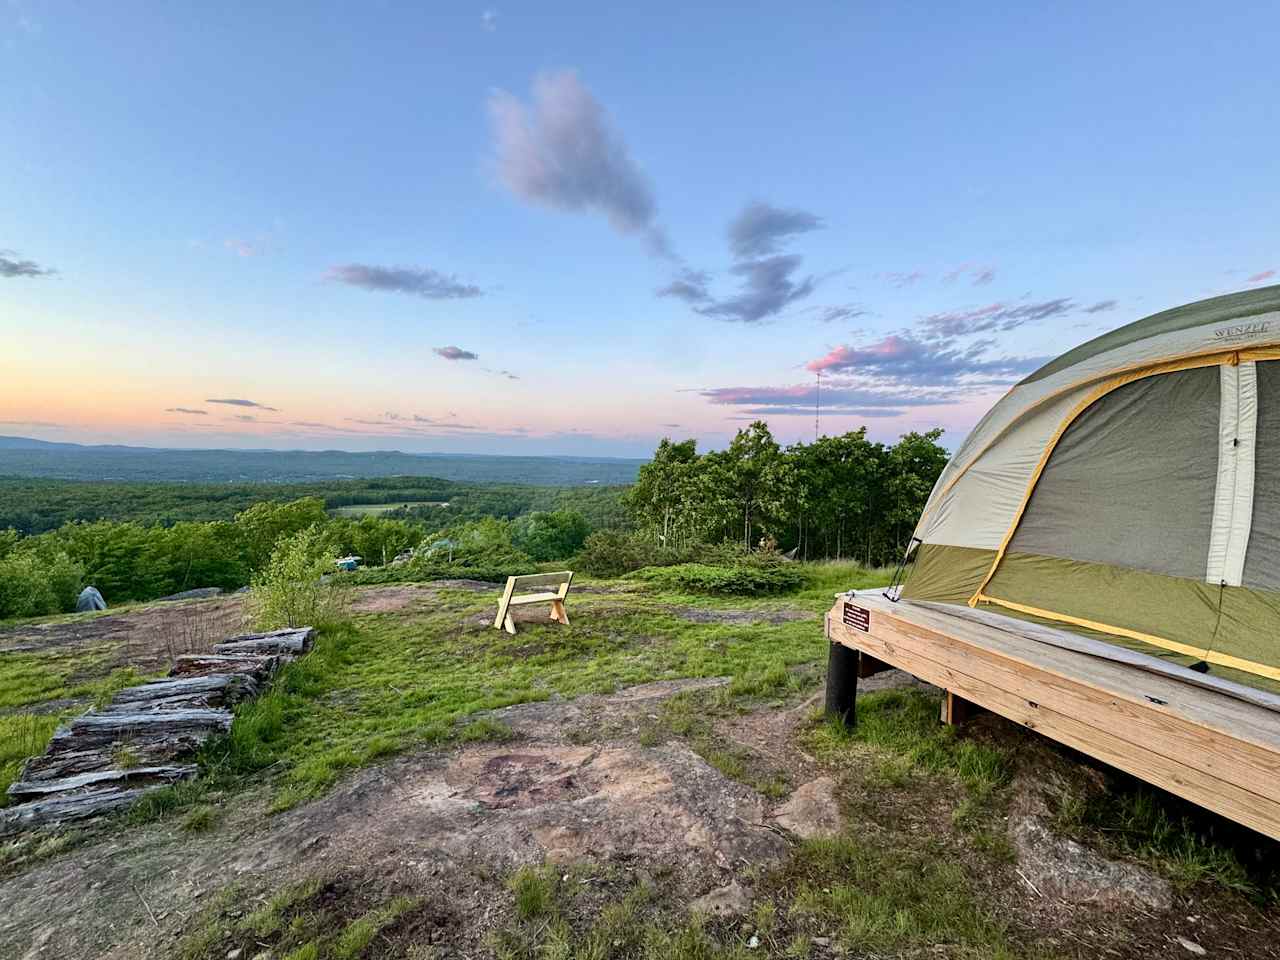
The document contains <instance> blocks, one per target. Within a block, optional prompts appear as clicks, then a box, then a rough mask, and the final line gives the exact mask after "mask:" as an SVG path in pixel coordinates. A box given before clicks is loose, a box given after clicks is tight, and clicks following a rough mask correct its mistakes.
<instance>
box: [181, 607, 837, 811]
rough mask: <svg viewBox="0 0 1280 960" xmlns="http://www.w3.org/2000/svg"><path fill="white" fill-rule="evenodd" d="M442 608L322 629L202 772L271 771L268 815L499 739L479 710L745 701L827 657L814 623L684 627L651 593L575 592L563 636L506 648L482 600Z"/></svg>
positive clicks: (208, 757) (508, 643) (528, 636)
mask: <svg viewBox="0 0 1280 960" xmlns="http://www.w3.org/2000/svg"><path fill="white" fill-rule="evenodd" d="M441 601H442V602H441V604H440V605H439V606H438V607H436V608H433V609H432V610H429V611H414V612H413V613H412V614H411V615H407V616H406V615H396V614H372V615H366V616H361V617H357V618H356V619H355V620H354V622H353V623H351V624H349V625H345V626H339V627H336V628H331V629H326V630H323V631H321V633H320V635H319V636H318V637H317V640H316V644H315V647H314V649H313V651H312V652H311V654H310V655H309V656H307V657H304V658H303V659H301V660H298V661H295V662H294V663H291V664H289V665H288V666H286V667H285V668H284V669H283V670H282V671H281V672H280V674H279V675H278V677H277V678H276V680H275V682H274V684H273V687H272V689H271V691H270V692H269V693H268V694H266V695H265V696H263V697H261V698H259V699H258V700H256V701H254V702H252V703H249V704H245V705H242V706H241V707H240V708H239V709H238V711H237V715H236V722H235V724H234V725H233V727H232V731H231V734H230V736H229V737H227V738H224V740H223V741H221V742H220V743H218V744H216V745H211V747H210V748H208V749H207V750H206V752H205V755H204V756H203V757H202V761H203V763H204V764H205V765H206V766H207V767H208V768H221V769H223V770H225V771H226V772H227V773H229V774H232V775H235V776H244V775H247V774H249V773H252V772H254V771H259V770H262V769H265V768H267V767H272V768H273V769H274V770H277V771H279V774H278V776H277V781H276V788H275V789H276V796H275V801H274V806H275V808H276V809H287V808H288V807H289V806H292V805H293V804H296V803H298V802H300V801H302V800H305V799H307V798H310V797H313V796H316V795H318V794H319V793H321V792H323V791H324V790H326V789H327V788H328V787H329V786H330V785H331V784H333V783H334V782H335V781H336V780H337V779H338V777H340V776H342V775H343V774H344V773H346V772H347V771H349V770H351V769H353V768H356V767H359V766H362V765H364V764H367V763H369V762H371V761H373V760H375V759H377V758H378V757H381V756H385V755H386V754H388V753H391V752H395V751H397V750H401V749H404V748H406V747H408V746H410V745H422V744H432V743H438V742H441V741H443V740H445V739H447V738H448V737H450V735H451V733H452V732H453V731H457V730H458V729H459V724H465V725H464V726H462V727H461V730H462V733H460V734H459V735H460V736H462V737H463V738H465V739H472V738H474V739H477V740H483V739H496V738H498V737H500V736H501V735H502V733H501V732H500V730H499V728H498V727H497V726H494V723H496V722H495V721H486V720H483V719H481V720H478V721H475V722H476V723H478V724H479V725H478V726H472V725H471V724H468V723H466V721H467V719H468V718H469V717H472V716H473V715H474V714H476V713H480V712H484V711H490V710H495V709H499V708H501V707H505V706H510V705H512V704H516V703H525V702H530V701H535V700H545V699H548V698H549V697H552V696H555V695H559V696H564V697H573V696H578V695H581V694H585V693H609V692H612V691H614V690H616V689H618V688H620V687H624V686H630V685H633V684H639V683H647V682H650V681H653V680H662V679H676V678H683V677H711V676H722V675H725V674H730V675H734V676H741V677H743V678H746V679H744V680H743V681H742V689H743V690H747V689H756V690H758V691H760V692H761V693H764V692H766V691H768V692H770V693H776V692H777V691H778V690H780V689H782V687H783V686H784V685H785V683H784V681H783V680H782V676H783V673H784V672H786V671H789V670H791V669H792V668H794V667H797V666H800V665H817V664H820V663H821V661H822V658H823V657H824V656H825V652H826V651H825V648H824V646H823V643H822V638H821V630H820V628H819V625H818V623H817V620H816V617H815V621H814V622H812V623H810V622H807V621H804V620H801V621H789V622H784V623H779V624H754V625H751V626H740V625H732V624H723V623H706V624H703V623H691V622H689V621H687V620H685V619H683V618H680V617H677V616H674V615H673V614H671V613H670V612H669V611H668V610H667V609H666V607H667V606H668V605H669V604H670V603H671V601H670V599H669V598H667V597H665V596H664V595H662V594H644V595H642V596H628V597H627V598H626V600H625V601H620V600H619V599H618V598H617V597H609V596H601V597H599V598H597V597H595V596H590V595H585V594H584V595H581V596H580V597H579V598H578V599H576V600H575V601H574V604H573V609H574V616H573V624H572V626H569V627H565V626H563V625H561V624H551V623H549V624H545V625H544V624H542V623H529V624H521V627H520V634H519V635H518V636H515V637H510V636H508V635H506V634H503V633H500V632H498V631H495V630H493V629H492V628H486V626H485V625H484V624H483V623H481V622H480V620H481V619H482V618H481V616H480V615H482V614H490V613H491V611H492V605H493V602H494V600H493V597H490V596H488V595H477V594H475V593H474V592H469V591H465V590H442V591H441ZM680 602H682V603H684V602H687V601H685V600H682V601H680ZM702 602H707V603H712V604H714V601H702ZM624 603H625V605H623V604H624ZM530 651H532V652H530Z"/></svg>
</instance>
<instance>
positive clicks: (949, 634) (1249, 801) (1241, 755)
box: [828, 594, 1280, 839]
mask: <svg viewBox="0 0 1280 960" xmlns="http://www.w3.org/2000/svg"><path fill="white" fill-rule="evenodd" d="M852 602H853V603H854V604H856V605H857V606H860V607H862V608H864V609H866V610H869V611H870V612H871V616H870V622H869V625H868V629H867V630H866V631H863V630H860V629H857V628H854V627H849V626H846V625H845V624H844V623H843V622H842V612H843V603H844V601H843V600H837V602H836V605H835V607H833V608H832V611H831V613H830V615H829V617H828V631H829V635H830V637H831V639H832V640H833V641H836V642H839V643H842V644H844V645H845V646H848V647H851V648H854V649H857V650H860V651H864V652H865V653H866V654H868V655H870V656H872V657H875V658H877V659H879V660H883V661H884V662H886V663H890V664H892V665H894V666H896V667H899V668H901V669H903V670H906V671H907V672H908V673H911V674H913V675H915V676H917V677H919V678H920V679H922V680H925V681H927V682H929V683H932V684H935V685H937V686H939V687H942V688H944V689H946V690H949V691H951V692H952V693H954V694H956V695H958V696H961V697H963V698H965V699H966V700H970V701H972V702H973V703H976V704H978V705H979V706H982V707H985V708H986V709H988V710H991V711H992V712H994V713H998V714H1000V715H1001V716H1004V717H1006V718H1008V719H1010V720H1012V721H1014V722H1015V723H1019V724H1022V725H1024V726H1027V727H1029V728H1031V729H1034V730H1036V731H1038V732H1040V733H1043V734H1045V735H1046V736H1048V737H1050V738H1052V739H1054V740H1057V741H1059V742H1061V743H1064V744H1066V745H1068V746H1070V747H1073V748H1074V749H1077V750H1080V751H1082V752H1084V753H1086V754H1089V755H1090V756H1093V757H1095V758H1097V759H1099V760H1102V761H1104V762H1106V763H1109V764H1111V765H1113V766H1115V767H1117V768H1119V769H1121V770H1124V771H1126V772H1128V773H1131V774H1133V775H1134V776H1137V777H1140V778H1141V779H1143V780H1146V781H1148V782H1150V783H1153V784H1155V785H1157V786H1159V787H1162V788H1163V789H1166V790H1168V791H1170V792H1172V793H1175V794H1177V795H1179V796H1182V797H1185V798H1186V799H1188V800H1191V801H1193V802H1195V803H1198V804H1200V805H1202V806H1204V807H1207V808H1209V809H1211V810H1214V811H1216V812H1218V813H1220V814H1222V815H1224V816H1227V817H1229V818H1231V819H1233V820H1236V821H1238V822H1240V823H1243V824H1246V825H1247V826H1249V827H1252V828H1253V829H1255V830H1258V831H1260V832H1262V833H1265V834H1267V835H1269V836H1271V837H1274V838H1276V839H1280V715H1277V714H1276V713H1275V712H1273V711H1271V710H1268V709H1265V708H1263V707H1260V706H1256V705H1253V704H1249V703H1245V702H1242V701H1238V700H1235V699H1233V698H1232V697H1230V696H1228V695H1226V694H1223V693H1219V692H1217V691H1213V690H1206V689H1203V688H1199V687H1193V686H1190V685H1188V684H1183V683H1180V682H1179V681H1177V680H1175V679H1172V678H1169V677H1164V676H1160V675H1158V674H1152V673H1148V672H1146V671H1143V670H1141V669H1139V668H1137V667H1134V666H1130V665H1127V664H1118V663H1113V662H1111V661H1108V660H1104V659H1101V658H1098V657H1094V656H1090V655H1088V654H1084V653H1078V652H1075V651H1071V650H1065V649H1061V648H1058V647H1054V646H1051V645H1049V644H1046V643H1041V642H1038V641H1036V640H1033V639H1029V638H1027V637H1025V636H1018V635H1017V633H1016V626H1010V627H1009V629H1007V630H1004V629H996V628H994V627H992V626H991V625H989V624H982V623H975V622H973V621H971V620H965V619H963V618H961V617H959V616H950V615H948V614H947V613H945V612H943V611H939V610H937V609H933V608H925V607H922V606H920V605H916V604H911V603H908V602H902V603H897V604H894V603H890V602H889V601H888V600H886V599H884V598H883V597H881V596H879V595H878V594H867V595H862V594H859V595H857V596H856V597H854V598H853V600H852ZM1153 698H1154V700H1153ZM1155 701H1160V702H1155Z"/></svg>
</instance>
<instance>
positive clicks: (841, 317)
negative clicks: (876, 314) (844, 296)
mask: <svg viewBox="0 0 1280 960" xmlns="http://www.w3.org/2000/svg"><path fill="white" fill-rule="evenodd" d="M810 309H816V310H817V311H818V320H819V322H821V323H847V322H849V321H850V320H858V319H860V318H862V317H865V316H867V315H868V314H870V313H871V311H870V310H867V309H866V308H865V307H862V306H860V305H858V304H856V303H846V304H843V305H841V306H832V307H815V308H810Z"/></svg>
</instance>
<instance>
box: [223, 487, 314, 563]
mask: <svg viewBox="0 0 1280 960" xmlns="http://www.w3.org/2000/svg"><path fill="white" fill-rule="evenodd" d="M328 519H329V517H328V514H327V513H326V512H325V508H324V500H322V499H321V498H320V497H303V498H302V499H301V500H293V501H291V502H289V503H273V502H271V501H263V502H262V503H255V504H254V505H253V506H251V507H250V508H249V509H248V510H244V511H242V512H240V513H238V514H236V519H235V524H236V528H237V530H239V531H240V535H241V537H242V542H243V544H244V553H245V560H246V562H247V563H248V564H249V568H250V569H251V570H259V569H261V568H262V567H264V566H265V565H266V563H267V562H268V561H269V560H270V559H271V553H272V551H273V550H274V549H275V545H276V543H277V542H279V541H280V540H283V539H285V538H286V537H291V536H293V535H294V534H296V533H299V532H301V531H303V530H306V529H307V528H308V527H311V526H314V525H316V524H323V523H324V522H325V521H326V520H328Z"/></svg>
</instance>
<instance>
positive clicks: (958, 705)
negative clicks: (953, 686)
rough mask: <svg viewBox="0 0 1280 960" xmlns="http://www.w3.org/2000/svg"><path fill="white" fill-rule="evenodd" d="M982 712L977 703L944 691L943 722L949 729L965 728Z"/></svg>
mask: <svg viewBox="0 0 1280 960" xmlns="http://www.w3.org/2000/svg"><path fill="white" fill-rule="evenodd" d="M981 710H982V708H981V707H980V706H978V705H977V704H976V703H973V702H971V701H969V700H966V699H965V698H964V697H961V696H957V695H956V694H954V693H952V692H951V691H950V690H943V691H942V722H943V723H945V724H946V725H947V726H949V727H962V726H964V725H965V724H966V723H968V722H969V721H970V720H972V719H973V715H974V714H975V713H979V712H980V711H981Z"/></svg>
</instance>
